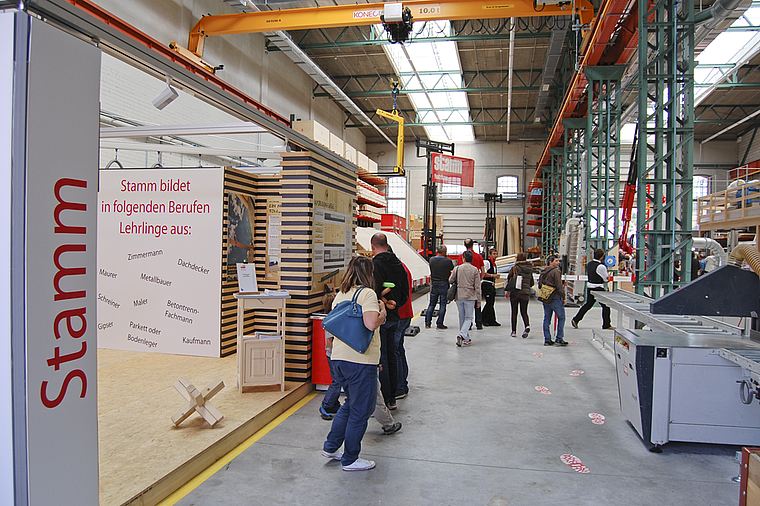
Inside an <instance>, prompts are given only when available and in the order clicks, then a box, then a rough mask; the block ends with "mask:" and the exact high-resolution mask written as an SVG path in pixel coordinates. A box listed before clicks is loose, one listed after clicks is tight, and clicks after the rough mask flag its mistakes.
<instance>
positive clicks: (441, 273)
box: [425, 244, 454, 330]
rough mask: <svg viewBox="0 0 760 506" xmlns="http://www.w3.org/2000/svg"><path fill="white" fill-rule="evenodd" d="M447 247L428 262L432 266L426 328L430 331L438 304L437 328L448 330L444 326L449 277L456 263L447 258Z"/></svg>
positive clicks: (439, 250) (441, 249)
mask: <svg viewBox="0 0 760 506" xmlns="http://www.w3.org/2000/svg"><path fill="white" fill-rule="evenodd" d="M446 251H447V250H446V246H444V245H443V244H441V245H440V246H438V249H437V250H436V252H437V253H438V254H437V255H436V256H434V257H433V258H431V259H430V260H428V263H429V264H430V285H431V286H430V304H428V308H427V311H425V328H426V329H429V328H430V325H431V324H432V323H433V310H435V305H436V304H438V320H436V326H435V328H437V329H440V330H446V329H447V328H448V327H446V325H444V324H443V320H444V318H445V317H446V304H447V303H448V300H446V294H448V292H449V276H451V271H452V270H453V269H454V261H453V260H452V259H450V258H449V257H447V256H446Z"/></svg>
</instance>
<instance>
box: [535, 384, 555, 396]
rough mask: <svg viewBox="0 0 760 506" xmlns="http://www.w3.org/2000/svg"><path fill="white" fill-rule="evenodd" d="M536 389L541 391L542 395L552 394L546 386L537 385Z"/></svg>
mask: <svg viewBox="0 0 760 506" xmlns="http://www.w3.org/2000/svg"><path fill="white" fill-rule="evenodd" d="M536 390H538V391H539V392H541V393H542V394H544V395H551V394H552V393H551V392H550V391H549V389H548V388H546V387H542V386H537V387H536Z"/></svg>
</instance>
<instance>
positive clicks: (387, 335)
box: [370, 232, 409, 409]
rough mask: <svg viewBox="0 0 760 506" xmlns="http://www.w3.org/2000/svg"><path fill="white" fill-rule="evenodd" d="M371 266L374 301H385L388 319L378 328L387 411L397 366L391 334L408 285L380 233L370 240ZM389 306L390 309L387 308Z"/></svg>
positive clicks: (392, 401)
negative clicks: (373, 269) (385, 290)
mask: <svg viewBox="0 0 760 506" xmlns="http://www.w3.org/2000/svg"><path fill="white" fill-rule="evenodd" d="M370 245H371V247H372V263H373V264H374V267H375V292H377V298H378V299H380V298H383V297H384V298H385V299H386V300H387V301H388V302H389V303H390V302H391V301H392V302H393V303H394V304H390V305H388V304H386V307H387V310H388V316H387V318H386V320H385V323H383V324H382V325H381V326H380V367H381V369H380V387H381V390H382V393H383V399H384V400H385V403H386V404H387V405H388V409H396V389H397V388H398V363H397V361H396V349H395V347H394V344H395V334H396V329H397V327H398V325H399V320H400V319H401V318H400V317H399V314H398V309H399V308H400V307H401V306H403V305H404V304H405V303H406V301H407V300H408V299H409V281H408V280H407V277H406V270H404V264H402V263H401V260H399V259H398V257H397V256H396V255H394V254H393V253H391V252H390V251H388V239H387V237H386V236H385V234H383V233H382V232H378V233H377V234H375V235H373V236H372V239H371V240H370ZM385 283H389V284H393V286H392V287H391V289H390V291H389V292H388V293H387V294H385V295H383V291H384V289H385V288H386V287H384V286H383V284H385ZM391 305H392V306H393V308H391V307H390V306H391Z"/></svg>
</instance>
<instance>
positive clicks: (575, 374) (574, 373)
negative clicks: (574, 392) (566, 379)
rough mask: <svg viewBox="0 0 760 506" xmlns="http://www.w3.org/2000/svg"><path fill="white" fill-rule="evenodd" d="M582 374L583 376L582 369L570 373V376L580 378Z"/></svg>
mask: <svg viewBox="0 0 760 506" xmlns="http://www.w3.org/2000/svg"><path fill="white" fill-rule="evenodd" d="M581 374H583V371H581V370H580V369H576V370H574V371H573V372H571V373H570V376H580V375H581Z"/></svg>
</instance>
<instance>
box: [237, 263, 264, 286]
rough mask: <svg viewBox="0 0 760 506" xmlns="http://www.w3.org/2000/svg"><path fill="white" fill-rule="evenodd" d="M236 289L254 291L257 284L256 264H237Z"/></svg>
mask: <svg viewBox="0 0 760 506" xmlns="http://www.w3.org/2000/svg"><path fill="white" fill-rule="evenodd" d="M237 277H238V279H237V281H238V291H240V292H242V293H256V292H258V291H259V285H258V283H257V282H256V264H242V263H241V264H237Z"/></svg>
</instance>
